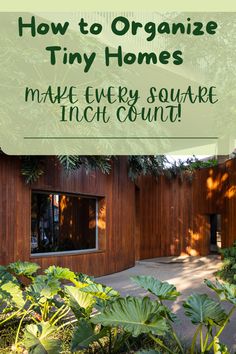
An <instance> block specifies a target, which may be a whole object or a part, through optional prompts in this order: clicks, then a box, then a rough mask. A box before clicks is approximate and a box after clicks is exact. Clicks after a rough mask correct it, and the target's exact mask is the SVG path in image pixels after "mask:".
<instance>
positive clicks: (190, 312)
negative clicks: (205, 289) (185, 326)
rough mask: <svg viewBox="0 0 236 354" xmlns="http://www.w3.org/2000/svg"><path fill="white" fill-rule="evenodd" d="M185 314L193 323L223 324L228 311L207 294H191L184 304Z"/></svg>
mask: <svg viewBox="0 0 236 354" xmlns="http://www.w3.org/2000/svg"><path fill="white" fill-rule="evenodd" d="M183 306H184V308H185V314H186V315H187V316H188V317H190V318H191V321H192V323H193V324H200V323H202V324H205V325H208V324H210V325H221V324H222V323H223V322H224V320H225V319H226V313H225V311H224V309H223V308H222V307H221V305H220V304H219V303H218V302H216V301H214V300H212V299H211V298H210V297H209V296H208V295H206V294H193V295H190V296H189V297H188V298H187V300H186V301H185V302H184V304H183Z"/></svg>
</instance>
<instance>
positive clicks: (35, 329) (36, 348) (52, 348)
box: [23, 322, 61, 354]
mask: <svg viewBox="0 0 236 354" xmlns="http://www.w3.org/2000/svg"><path fill="white" fill-rule="evenodd" d="M55 330H56V329H55V327H53V326H51V325H50V324H49V323H48V322H41V323H40V324H37V325H36V324H31V325H27V326H26V327H25V333H24V338H23V344H24V346H25V347H26V348H27V349H28V350H29V353H32V354H56V353H60V348H61V342H60V340H58V339H55V338H54V333H55Z"/></svg>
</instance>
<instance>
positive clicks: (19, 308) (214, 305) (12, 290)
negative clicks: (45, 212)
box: [0, 262, 236, 354]
mask: <svg viewBox="0 0 236 354" xmlns="http://www.w3.org/2000/svg"><path fill="white" fill-rule="evenodd" d="M38 269H39V267H38V265H37V264H33V263H29V262H16V263H12V264H10V265H9V266H7V267H1V268H0V309H1V314H0V331H1V336H0V338H1V339H0V343H1V341H2V339H3V341H2V351H1V352H2V353H4V352H6V353H9V352H11V353H31V354H36V353H37V354H41V353H42V354H47V353H48V354H57V353H73V352H83V353H103V354H105V353H109V354H110V353H140V354H141V353H143V354H145V353H146V354H148V353H149V354H151V353H153V354H154V353H157V354H158V353H170V354H177V353H181V354H184V353H190V354H195V353H198V352H199V349H198V343H200V352H201V353H209V351H211V350H212V349H213V350H214V353H218V354H220V353H225V354H227V353H229V352H228V350H227V348H226V347H225V346H224V345H223V344H222V343H220V341H219V338H220V335H221V333H222V332H223V330H224V329H225V328H226V326H227V325H228V324H229V321H230V318H231V316H232V314H233V313H234V311H235V309H236V285H233V284H228V283H221V282H219V281H216V282H215V283H213V282H211V281H209V280H206V281H205V283H206V285H207V286H208V287H209V288H210V289H211V290H213V291H214V292H215V293H216V294H217V295H218V296H219V301H215V300H213V299H212V298H211V297H209V296H208V295H206V294H192V295H190V296H189V297H188V298H187V299H186V301H185V302H184V304H183V306H184V309H185V314H186V316H187V317H189V319H190V320H191V322H192V324H193V325H194V326H196V330H195V334H194V336H193V339H192V343H191V347H190V348H186V347H184V346H183V344H182V343H181V341H180V339H179V338H178V335H177V333H176V332H175V331H174V328H173V324H174V323H175V321H176V315H175V314H174V313H173V312H172V311H171V307H169V306H167V303H171V305H172V302H173V301H175V300H176V299H177V298H178V296H179V295H180V293H179V292H178V291H177V290H176V288H175V286H174V285H172V284H169V283H168V282H162V281H159V280H157V279H155V278H153V277H151V276H135V277H132V281H134V282H136V283H137V284H138V285H139V286H141V287H142V288H144V289H145V290H147V291H148V292H149V293H150V295H151V296H152V298H153V296H154V297H155V299H154V300H153V299H151V296H146V297H143V298H137V297H132V296H126V297H121V296H120V294H119V293H118V292H117V291H116V290H114V289H112V288H110V287H107V286H105V285H103V284H99V283H97V282H95V281H94V279H93V278H91V277H89V276H86V275H84V274H78V273H74V272H72V271H71V270H69V269H67V268H61V267H55V266H51V267H49V268H48V269H46V270H45V271H44V272H43V273H42V274H40V275H39V274H38V273H37V272H38ZM222 301H227V302H228V303H229V304H230V309H229V311H228V312H226V311H225V310H224V309H223V307H222V304H221V302H222ZM4 338H5V339H4ZM62 341H63V342H64V343H62ZM3 345H5V346H8V348H6V351H5V348H4V347H3Z"/></svg>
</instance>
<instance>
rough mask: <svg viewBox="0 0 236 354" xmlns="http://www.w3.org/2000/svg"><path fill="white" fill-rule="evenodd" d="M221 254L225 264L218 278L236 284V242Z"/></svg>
mask: <svg viewBox="0 0 236 354" xmlns="http://www.w3.org/2000/svg"><path fill="white" fill-rule="evenodd" d="M220 252H221V254H222V255H223V264H222V268H221V269H220V270H219V271H218V272H217V276H219V277H220V278H221V279H223V280H225V281H227V282H229V283H232V284H236V242H234V244H233V246H232V247H229V248H223V249H222V250H221V251H220Z"/></svg>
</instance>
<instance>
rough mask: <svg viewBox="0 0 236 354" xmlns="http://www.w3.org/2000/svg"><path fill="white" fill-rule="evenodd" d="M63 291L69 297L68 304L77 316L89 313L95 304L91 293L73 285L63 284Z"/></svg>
mask: <svg viewBox="0 0 236 354" xmlns="http://www.w3.org/2000/svg"><path fill="white" fill-rule="evenodd" d="M65 291H66V293H67V295H68V297H69V306H70V307H71V309H72V311H73V312H74V314H75V315H76V316H78V317H80V316H81V314H82V313H83V314H84V313H86V314H90V313H91V312H92V309H93V305H94V304H95V299H94V298H93V296H92V295H91V294H88V293H84V292H83V291H81V289H78V288H76V287H74V286H69V285H67V286H65Z"/></svg>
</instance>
